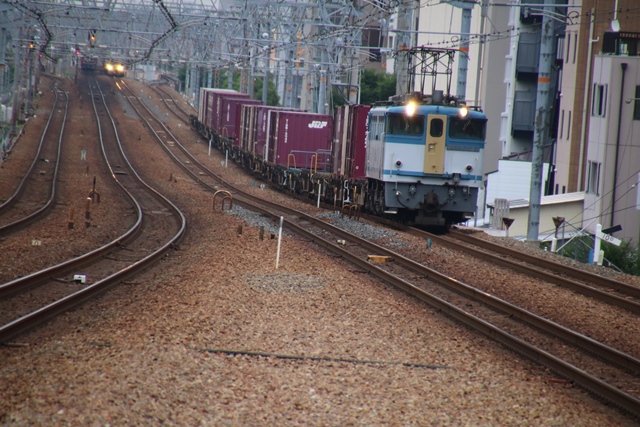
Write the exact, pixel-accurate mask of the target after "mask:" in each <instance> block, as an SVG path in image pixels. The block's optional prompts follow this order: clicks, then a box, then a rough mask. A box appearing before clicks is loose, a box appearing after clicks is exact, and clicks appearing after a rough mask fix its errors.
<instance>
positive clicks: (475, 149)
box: [365, 94, 487, 227]
mask: <svg viewBox="0 0 640 427" xmlns="http://www.w3.org/2000/svg"><path fill="white" fill-rule="evenodd" d="M486 123H487V118H486V116H485V115H484V114H483V113H482V112H481V111H479V110H476V109H470V108H468V107H466V106H465V105H461V104H459V103H458V102H457V101H456V100H455V98H449V99H447V98H444V97H441V96H435V97H431V96H422V95H415V94H414V95H412V96H410V97H407V99H406V100H404V101H402V102H399V103H394V104H391V103H389V104H388V105H380V106H376V107H374V108H372V109H371V111H370V113H369V133H368V138H367V178H368V183H367V190H366V195H367V197H366V201H365V208H366V209H367V210H369V211H371V212H373V213H375V214H377V215H384V216H387V217H395V219H396V220H399V221H401V222H404V223H409V224H415V225H419V226H428V227H432V226H438V227H448V226H450V225H451V224H455V223H460V222H464V221H465V220H466V219H468V218H469V217H471V216H474V215H475V212H476V206H477V199H478V192H479V189H480V187H481V186H482V184H483V182H482V178H483V174H482V162H483V154H484V145H485V129H486Z"/></svg>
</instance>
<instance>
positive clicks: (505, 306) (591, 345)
mask: <svg viewBox="0 0 640 427" xmlns="http://www.w3.org/2000/svg"><path fill="white" fill-rule="evenodd" d="M142 105H143V106H144V103H142ZM145 108H147V107H146V106H145ZM147 111H148V112H149V113H150V114H151V112H150V110H149V109H147ZM158 122H159V123H161V122H160V121H158ZM161 126H163V127H164V125H163V124H162V123H161ZM165 129H166V127H165ZM166 131H167V132H168V129H166ZM169 134H170V132H169ZM171 137H172V138H174V140H175V141H176V144H175V145H176V146H177V147H179V149H180V150H182V151H185V152H187V153H188V150H186V148H185V147H183V146H182V145H181V144H180V143H179V141H178V140H177V139H176V138H175V137H174V136H173V135H171ZM159 140H161V139H160V138H159ZM163 145H164V143H163ZM166 149H167V150H168V151H170V150H169V148H168V147H167V148H166ZM172 155H173V154H172ZM173 158H174V160H175V161H176V162H179V160H178V159H177V158H176V157H175V155H173ZM191 159H192V163H194V164H197V165H198V166H199V167H201V168H202V169H203V170H204V171H206V172H207V173H209V174H213V173H212V172H211V171H209V170H208V169H207V168H206V167H205V166H204V165H201V164H200V163H199V162H198V161H197V160H195V158H193V157H192V156H191ZM190 161H191V160H190ZM184 169H185V170H186V171H188V172H189V174H190V176H192V177H193V178H194V181H195V182H198V183H200V184H201V185H205V186H206V185H207V184H205V183H203V182H202V181H201V180H200V179H199V178H198V177H197V175H196V174H195V173H193V172H191V171H189V170H188V169H187V168H186V167H184ZM220 181H221V182H223V183H224V180H221V179H220ZM226 184H227V185H229V187H230V188H232V189H233V190H234V192H236V195H238V194H239V195H240V198H239V199H238V198H235V199H234V200H236V201H238V202H239V204H242V205H243V206H245V207H248V208H249V209H251V210H254V211H257V212H259V213H261V214H263V215H265V216H268V217H270V218H272V219H273V220H276V219H278V215H277V214H275V213H274V212H273V211H272V210H268V209H267V208H264V207H262V206H260V204H262V205H266V206H269V207H270V208H271V209H277V210H278V211H280V212H282V211H285V212H288V214H290V215H291V216H293V217H298V218H300V219H301V220H302V221H311V222H313V223H314V224H315V225H317V226H319V227H322V228H324V229H328V230H330V231H331V232H333V233H335V234H337V235H339V236H342V237H345V238H346V239H349V240H350V241H355V242H357V244H360V245H362V246H364V247H366V248H368V249H369V250H371V251H374V253H377V254H380V253H383V254H388V255H390V256H392V257H393V258H394V260H395V261H396V262H398V263H401V264H403V265H404V266H405V267H406V268H409V269H411V270H413V271H416V272H418V273H419V274H422V275H424V276H425V277H426V278H428V279H431V280H433V281H435V282H437V283H439V284H446V286H447V287H449V288H453V289H454V290H455V291H457V292H459V293H462V294H464V295H466V296H468V297H471V298H475V299H476V300H479V301H481V302H483V303H485V304H488V305H489V306H491V307H493V308H494V309H496V310H499V311H501V312H504V313H507V314H510V315H513V316H515V317H517V318H518V319H521V320H523V321H527V322H528V323H529V324H531V325H533V326H535V327H537V328H541V329H543V330H546V331H548V332H549V331H552V332H550V333H552V334H553V335H556V336H558V337H559V338H561V339H563V340H565V341H567V342H571V343H572V344H574V345H577V346H579V347H581V348H584V349H586V350H587V351H589V352H591V353H593V354H596V355H597V356H599V357H600V358H603V359H606V360H609V361H611V362H612V363H614V364H616V365H619V366H620V367H622V368H624V369H625V370H627V371H630V372H631V373H632V374H638V373H640V360H638V359H636V358H634V357H633V356H630V355H628V354H626V353H624V352H621V351H618V350H616V349H613V348H611V347H608V346H606V345H604V344H602V343H599V342H597V341H595V340H593V339H591V338H589V337H586V336H584V335H582V334H579V333H576V332H574V331H571V330H569V329H567V328H564V327H562V326H561V325H557V324H555V323H554V322H551V321H549V320H547V319H544V318H542V317H540V316H537V315H535V314H533V313H530V312H528V311H525V310H522V309H520V308H518V307H516V306H514V305H512V304H510V303H508V302H506V301H503V300H500V299H499V298H496V297H494V296H491V295H488V294H487V293H486V292H483V291H481V290H478V289H476V288H473V287H471V286H469V285H466V284H463V283H461V282H459V281H457V280H455V279H451V278H449V277H447V276H445V275H442V274H440V273H438V272H436V271H434V270H432V269H430V268H428V267H425V266H423V265H421V264H419V263H416V262H414V261H412V260H409V259H407V258H405V257H403V256H401V255H399V254H396V253H394V252H393V251H390V250H387V249H385V248H383V247H381V246H378V245H375V244H373V243H371V242H369V241H367V240H365V239H361V238H358V237H357V236H353V235H351V234H350V233H348V232H346V231H344V230H341V229H339V228H337V227H335V226H332V225H331V224H328V223H326V222H324V221H321V220H318V219H316V218H314V217H312V216H309V215H307V214H305V213H303V212H300V211H297V210H294V209H290V208H285V207H283V206H281V205H278V204H276V203H274V202H271V201H268V200H264V199H260V198H257V197H254V196H251V195H249V194H247V193H245V192H243V191H242V190H240V189H237V188H236V187H234V186H233V185H230V184H228V183H226ZM247 199H249V200H254V201H256V200H257V201H258V202H251V201H247ZM285 221H286V224H287V226H288V227H290V228H291V229H293V230H294V232H295V233H298V234H299V235H301V236H304V237H306V238H308V239H309V240H311V241H314V242H316V243H318V244H319V245H320V246H322V247H324V248H326V249H329V250H330V251H333V252H337V253H339V254H340V256H342V257H344V258H345V259H347V260H348V261H351V262H352V263H354V264H355V265H356V266H358V267H361V268H363V269H365V270H366V271H371V272H372V274H374V275H375V276H376V277H378V278H380V279H382V280H384V281H385V282H387V283H389V284H391V285H393V286H396V287H398V288H399V289H401V290H404V291H405V292H408V293H409V294H411V295H413V296H415V297H417V298H418V299H420V300H422V301H424V302H426V303H428V304H430V305H432V306H433V307H435V308H437V309H438V310H441V311H443V312H444V313H445V314H447V315H449V316H450V317H452V318H454V319H456V320H458V321H460V322H462V323H463V324H465V325H467V326H470V327H472V328H473V329H475V330H477V331H479V332H481V333H483V334H485V335H487V336H488V337H490V338H493V339H494V340H496V341H498V342H500V343H501V344H503V345H505V346H507V347H508V348H511V349H512V350H515V351H516V352H518V353H520V354H523V355H524V356H526V357H528V358H530V359H532V360H534V361H535V362H538V363H541V364H542V365H544V366H547V367H549V368H551V369H553V370H554V371H555V372H557V373H558V374H560V375H562V376H564V377H566V378H569V379H571V380H573V381H575V383H576V384H578V385H580V386H581V387H583V388H585V389H587V390H589V391H591V392H593V393H596V394H598V395H599V396H601V397H603V398H604V399H606V400H607V401H609V402H612V403H614V404H616V405H617V406H618V407H620V408H622V409H623V410H625V411H628V412H631V413H632V414H634V415H636V416H640V401H639V400H638V399H636V398H635V397H634V396H631V395H629V394H628V393H626V392H624V391H622V390H620V389H618V388H616V387H614V386H611V385H610V384H607V383H606V382H604V381H602V380H600V379H598V378H596V377H595V376H592V375H590V374H588V373H586V372H584V371H583V370H581V369H579V368H577V367H575V366H573V365H571V364H570V363H568V362H566V361H563V360H561V359H560V358H558V357H556V356H554V355H552V354H550V353H548V352H545V351H544V350H541V349H537V348H536V347H535V346H533V345H531V344H529V343H527V342H525V341H523V340H521V339H519V338H517V337H514V336H512V335H511V334H509V333H507V332H505V331H503V330H501V329H500V328H497V327H496V326H493V325H491V324H490V323H488V322H486V321H484V320H482V319H479V318H477V317H475V316H473V315H471V314H470V313H468V312H467V311H465V310H463V309H461V308H459V307H456V306H454V305H452V304H450V303H448V302H446V301H444V300H442V299H440V298H438V297H436V296H434V295H431V294H428V293H426V292H425V291H422V290H420V289H419V288H417V287H416V286H414V285H412V284H410V283H408V282H406V281H404V280H402V279H400V278H398V277H397V276H395V275H393V274H391V273H388V272H386V271H384V270H383V269H381V268H378V267H375V266H373V265H372V264H370V263H369V262H367V261H365V260H363V259H362V258H361V257H358V256H355V255H353V254H351V253H350V252H349V251H348V250H346V249H344V248H343V247H340V246H338V245H335V244H332V243H330V242H329V241H327V240H325V239H323V238H322V237H319V236H317V235H315V234H313V233H312V232H310V231H309V230H308V229H307V228H305V227H304V226H301V225H298V224H297V223H296V222H295V221H291V220H289V219H287V220H285Z"/></svg>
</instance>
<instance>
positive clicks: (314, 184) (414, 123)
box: [192, 89, 487, 228]
mask: <svg viewBox="0 0 640 427" xmlns="http://www.w3.org/2000/svg"><path fill="white" fill-rule="evenodd" d="M394 98H395V99H393V100H389V101H383V102H380V103H377V104H375V105H373V106H367V105H348V106H343V107H338V108H336V110H335V114H334V115H321V114H313V113H307V112H303V111H299V110H293V109H284V108H280V107H270V106H263V105H260V103H259V102H258V101H254V100H250V99H249V97H248V95H244V94H240V93H238V92H236V91H230V90H224V89H202V90H201V97H200V99H201V101H200V106H199V107H200V108H199V110H198V117H197V118H196V117H192V124H193V126H194V127H195V128H196V129H197V130H198V131H199V132H200V133H201V134H202V135H204V136H205V137H206V138H208V139H209V138H210V139H211V140H212V141H215V145H216V146H217V147H218V148H219V149H220V150H222V151H223V152H226V153H233V155H232V159H233V160H235V161H236V162H238V163H239V164H241V165H242V166H244V167H245V168H247V169H248V170H250V171H252V172H253V173H257V174H260V175H261V176H263V177H264V178H265V179H267V180H269V181H271V182H273V183H275V184H277V185H278V186H280V187H282V188H286V189H288V190H290V191H292V192H294V193H296V194H299V195H303V196H307V197H309V198H311V199H313V200H314V201H315V200H322V201H323V202H325V203H327V204H329V205H331V204H332V205H333V206H335V207H340V206H343V207H344V206H346V205H349V209H350V212H351V211H352V209H353V208H354V207H355V208H356V209H358V210H362V211H364V212H367V213H370V214H373V215H378V216H382V217H385V218H388V219H394V220H396V221H399V222H402V223H407V224H413V225H419V226H426V227H439V228H440V227H445V228H448V227H449V226H450V225H451V224H455V223H459V222H463V221H465V220H466V219H467V218H468V217H470V216H473V215H474V214H475V209H476V205H477V198H478V192H479V189H480V188H481V186H482V182H483V181H482V180H483V172H482V162H483V154H484V146H485V128H486V122H487V119H486V116H485V115H484V114H483V113H482V112H481V111H480V110H479V109H477V108H475V109H473V108H468V107H467V106H466V105H464V104H463V103H460V102H459V101H458V100H456V98H455V97H451V96H444V95H443V94H442V93H441V92H440V93H435V94H434V95H424V94H419V93H412V94H406V95H404V96H401V97H394ZM234 110H235V115H234V114H233V111H234Z"/></svg>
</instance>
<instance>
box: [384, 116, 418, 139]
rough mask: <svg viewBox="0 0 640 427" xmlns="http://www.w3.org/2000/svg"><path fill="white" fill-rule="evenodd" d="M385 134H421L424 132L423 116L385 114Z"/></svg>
mask: <svg viewBox="0 0 640 427" xmlns="http://www.w3.org/2000/svg"><path fill="white" fill-rule="evenodd" d="M386 132H387V134H394V135H422V134H423V133H424V116H411V117H408V116H406V115H404V114H393V113H391V114H387V129H386Z"/></svg>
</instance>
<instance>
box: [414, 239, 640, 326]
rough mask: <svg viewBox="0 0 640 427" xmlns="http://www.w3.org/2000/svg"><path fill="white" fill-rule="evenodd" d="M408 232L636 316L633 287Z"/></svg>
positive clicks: (471, 242)
mask: <svg viewBox="0 0 640 427" xmlns="http://www.w3.org/2000/svg"><path fill="white" fill-rule="evenodd" d="M409 232H410V233H411V234H414V235H416V236H419V237H421V238H424V239H425V240H426V239H431V240H432V241H434V242H436V243H439V244H442V245H444V246H446V247H449V248H451V249H454V250H458V251H462V252H465V253H467V254H470V255H472V256H474V257H476V258H479V259H482V260H484V261H487V262H490V263H493V264H495V265H499V266H501V267H506V268H509V269H511V270H515V271H517V272H519V273H522V274H526V275H528V276H530V277H535V278H537V279H540V280H543V281H545V282H548V283H553V284H555V285H558V286H561V287H563V288H566V289H569V290H571V291H573V292H576V293H579V294H581V295H585V296H587V297H590V298H593V299H595V300H597V301H600V302H603V303H606V304H610V305H612V306H615V307H619V308H622V309H625V310H628V311H629V312H631V313H633V314H636V315H640V288H639V287H637V286H633V285H629V284H627V283H623V282H619V281H617V280H614V279H611V278H607V277H604V276H600V275H597V274H594V273H590V272H588V271H585V270H579V269H577V268H572V267H569V266H566V265H564V264H559V263H555V262H553V261H550V260H547V259H542V258H538V257H535V256H532V255H529V254H526V253H524V252H519V251H517V250H514V249H511V248H506V247H504V246H500V245H497V244H494V243H491V242H488V241H486V240H482V239H477V238H474V237H473V236H470V235H469V234H465V233H461V232H457V231H453V232H451V233H450V234H449V235H447V236H437V235H434V234H431V233H427V232H424V231H422V230H418V229H410V230H409Z"/></svg>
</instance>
